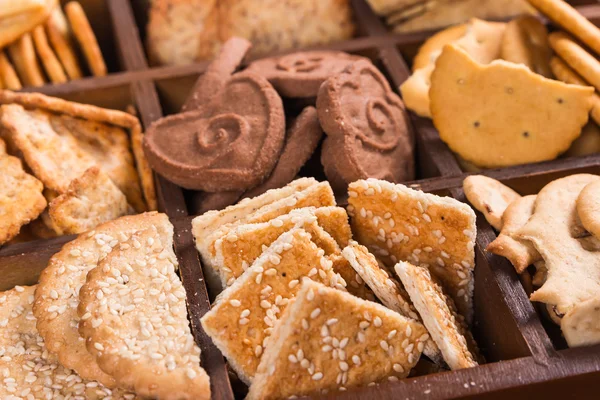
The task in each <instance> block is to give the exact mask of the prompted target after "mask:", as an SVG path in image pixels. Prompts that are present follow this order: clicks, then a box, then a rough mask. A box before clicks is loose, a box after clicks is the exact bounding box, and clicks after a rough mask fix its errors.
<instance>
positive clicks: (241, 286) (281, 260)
mask: <svg viewBox="0 0 600 400" xmlns="http://www.w3.org/2000/svg"><path fill="white" fill-rule="evenodd" d="M305 276H308V277H310V278H311V279H314V280H316V281H318V282H323V283H325V284H327V285H331V286H334V287H336V288H338V289H341V290H344V286H343V285H342V279H341V277H340V276H339V275H338V274H336V273H335V272H333V270H332V263H331V261H328V260H327V259H326V258H325V257H324V252H323V250H322V249H319V248H318V247H317V245H316V244H314V242H313V241H312V240H311V235H310V234H309V233H307V232H306V231H305V230H303V229H300V228H295V229H292V230H290V231H288V232H286V233H284V234H283V235H281V236H280V237H279V238H278V239H277V240H276V241H275V242H273V244H271V246H270V247H269V248H268V249H267V250H266V251H265V252H263V253H262V255H261V256H260V257H259V258H258V259H257V260H256V261H255V262H254V264H252V266H251V267H250V268H248V270H246V272H244V274H243V275H242V276H241V277H239V278H238V279H237V280H236V281H235V282H234V283H233V285H231V286H229V287H228V288H227V289H225V291H223V292H222V293H221V294H220V295H219V296H218V297H217V300H216V302H215V304H213V307H212V309H211V310H210V311H209V312H208V313H206V314H205V315H204V316H203V317H202V319H201V323H202V327H203V328H204V331H205V332H206V333H207V334H208V335H209V336H210V337H211V338H212V340H213V342H214V343H215V345H216V346H217V347H218V348H219V350H221V352H222V353H223V355H224V356H225V357H227V360H228V361H229V365H231V367H232V368H233V369H234V370H235V371H236V372H237V374H238V376H239V377H240V378H241V379H242V380H243V381H244V382H246V383H248V384H249V383H250V382H251V381H252V378H253V376H254V374H255V372H256V368H257V367H258V363H259V361H260V357H261V355H262V352H263V350H264V348H265V347H266V346H267V343H268V341H269V336H270V335H271V332H272V330H273V327H274V326H275V324H276V322H277V320H278V319H279V316H280V315H281V312H283V311H284V309H285V307H286V306H287V304H288V303H289V301H290V300H291V299H293V298H294V296H295V294H296V292H297V291H298V290H299V289H300V280H301V279H302V278H303V277H305Z"/></svg>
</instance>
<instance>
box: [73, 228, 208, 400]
mask: <svg viewBox="0 0 600 400" xmlns="http://www.w3.org/2000/svg"><path fill="white" fill-rule="evenodd" d="M176 267H177V260H176V257H175V253H174V252H173V226H172V225H171V224H170V223H169V222H168V221H167V222H165V223H164V224H156V225H153V226H151V227H149V228H148V229H146V230H143V231H138V232H136V233H135V234H133V235H132V236H131V238H130V240H128V241H126V242H123V243H121V244H120V245H118V246H116V247H115V248H114V250H113V251H112V252H111V253H110V254H109V255H108V256H106V258H104V260H102V261H101V262H100V263H99V264H98V267H96V268H94V269H93V270H92V271H90V272H89V273H88V276H87V281H86V283H85V284H84V285H83V287H82V288H81V291H80V294H79V297H80V304H79V308H78V312H79V315H80V317H81V322H80V326H79V332H80V333H81V335H82V336H83V337H84V338H85V340H86V344H87V349H88V351H89V352H90V353H91V354H92V356H93V357H94V358H95V359H96V361H97V362H98V364H99V365H100V367H101V368H102V369H103V370H104V371H106V372H107V373H109V374H110V375H111V376H113V377H115V379H116V381H117V384H118V385H119V386H121V387H124V388H128V389H132V390H134V391H135V392H136V393H137V394H139V395H140V396H144V397H151V398H159V399H178V400H185V399H210V383H209V378H208V375H207V374H206V372H205V371H204V369H202V368H201V367H200V348H199V347H198V346H196V344H195V343H194V338H193V336H192V334H191V332H190V327H189V323H188V319H187V310H186V303H185V298H186V294H185V290H184V288H183V285H182V283H181V281H180V279H179V277H178V276H177V274H176V273H175V270H176Z"/></svg>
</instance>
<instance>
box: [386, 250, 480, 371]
mask: <svg viewBox="0 0 600 400" xmlns="http://www.w3.org/2000/svg"><path fill="white" fill-rule="evenodd" d="M395 270H396V273H397V274H398V276H399V277H400V280H402V283H403V284H404V287H405V288H406V290H407V292H408V294H409V295H410V298H411V300H412V302H413V304H414V306H415V308H416V309H417V310H418V311H419V314H420V315H421V318H423V323H424V324H425V327H426V328H427V331H428V332H429V334H430V335H431V337H432V339H433V340H434V342H435V343H436V344H437V345H438V347H439V349H440V351H441V352H442V355H443V356H444V360H445V361H446V363H447V364H448V366H449V367H450V369H452V370H455V369H461V368H471V367H475V366H477V361H476V358H477V354H478V351H477V350H476V345H475V340H474V339H473V336H472V335H471V332H469V328H468V327H467V324H466V323H465V320H464V318H463V317H462V315H460V314H458V313H457V312H456V307H455V305H454V302H453V301H452V299H451V298H449V297H447V296H446V295H445V294H444V292H443V291H442V288H441V287H440V285H439V284H438V283H437V282H436V281H435V279H434V278H432V277H431V274H430V273H429V270H428V269H427V268H425V267H417V266H414V265H412V264H410V263H407V262H403V261H401V262H399V263H398V264H396V267H395Z"/></svg>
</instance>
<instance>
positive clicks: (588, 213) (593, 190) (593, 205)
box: [577, 181, 600, 238]
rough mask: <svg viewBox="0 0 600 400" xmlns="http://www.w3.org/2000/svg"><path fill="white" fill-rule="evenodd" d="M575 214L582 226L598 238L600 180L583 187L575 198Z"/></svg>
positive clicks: (599, 236)
mask: <svg viewBox="0 0 600 400" xmlns="http://www.w3.org/2000/svg"><path fill="white" fill-rule="evenodd" d="M577 215H578V216H579V219H580V220H581V224H582V225H583V227H584V228H585V229H586V230H587V231H588V232H590V233H591V234H592V235H594V236H595V237H596V238H600V181H598V182H592V183H590V184H589V185H587V186H586V187H584V188H583V190H582V191H581V193H580V194H579V197H578V198H577Z"/></svg>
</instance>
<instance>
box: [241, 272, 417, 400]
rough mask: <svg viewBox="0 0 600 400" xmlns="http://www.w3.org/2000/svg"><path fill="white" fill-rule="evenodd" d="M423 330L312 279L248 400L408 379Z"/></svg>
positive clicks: (280, 328) (284, 321) (277, 335)
mask: <svg viewBox="0 0 600 400" xmlns="http://www.w3.org/2000/svg"><path fill="white" fill-rule="evenodd" d="M428 338H429V335H428V334H427V331H426V330H425V328H424V327H423V325H422V324H420V323H419V322H417V321H415V320H411V319H408V318H405V317H403V316H401V315H400V314H398V313H396V312H394V311H391V310H389V309H387V308H385V307H383V306H381V305H379V304H376V303H373V302H370V301H365V300H361V299H357V298H356V297H354V296H351V295H349V294H348V293H344V292H341V291H339V290H334V289H330V288H328V287H325V286H323V285H321V284H319V283H317V282H313V281H311V280H310V279H305V280H303V282H302V288H301V290H300V291H299V292H298V295H297V298H296V301H294V303H293V304H292V305H290V307H288V309H287V310H286V311H285V312H284V314H283V316H282V317H281V321H280V323H279V324H278V325H277V326H276V328H275V331H274V332H273V336H272V337H271V341H270V343H269V346H268V347H267V348H266V349H265V354H264V356H263V359H262V360H261V363H260V365H259V367H258V370H257V372H256V376H255V378H254V381H253V382H252V385H251V386H250V392H249V393H248V397H247V399H249V400H254V399H264V400H268V399H284V398H289V397H290V396H302V395H311V394H324V393H330V392H332V391H342V390H346V389H350V388H355V387H360V386H367V385H370V384H374V383H377V382H381V381H385V380H388V381H396V380H398V379H402V378H405V377H406V376H408V374H409V372H410V370H411V369H412V368H413V367H414V366H415V364H416V363H417V361H418V360H419V357H420V356H421V352H422V351H423V346H424V345H423V343H424V342H425V341H426V340H427V339H428Z"/></svg>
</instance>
